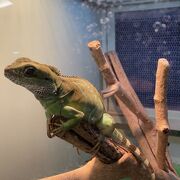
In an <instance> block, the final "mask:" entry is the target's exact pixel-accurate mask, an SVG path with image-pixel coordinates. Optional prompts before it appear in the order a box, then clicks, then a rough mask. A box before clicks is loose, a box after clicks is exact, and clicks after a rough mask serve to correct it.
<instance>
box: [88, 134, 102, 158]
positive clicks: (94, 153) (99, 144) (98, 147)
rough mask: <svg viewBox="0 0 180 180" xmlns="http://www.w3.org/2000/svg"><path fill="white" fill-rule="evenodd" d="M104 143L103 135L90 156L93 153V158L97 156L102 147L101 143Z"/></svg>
mask: <svg viewBox="0 0 180 180" xmlns="http://www.w3.org/2000/svg"><path fill="white" fill-rule="evenodd" d="M103 141H104V136H103V135H100V137H99V138H98V142H97V143H96V144H95V146H94V147H93V148H92V149H91V150H90V151H89V153H90V154H92V153H93V156H95V155H96V154H97V153H98V151H99V149H100V147H101V143H102V142H103Z"/></svg>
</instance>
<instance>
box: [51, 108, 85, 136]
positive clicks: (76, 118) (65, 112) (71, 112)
mask: <svg viewBox="0 0 180 180" xmlns="http://www.w3.org/2000/svg"><path fill="white" fill-rule="evenodd" d="M61 116H62V117H65V118H68V120H67V121H66V122H62V123H61V124H59V127H58V128H56V129H54V130H53V131H52V132H51V135H52V136H55V135H57V134H61V136H63V135H64V133H65V132H66V131H68V130H70V129H73V128H74V127H75V126H76V125H77V124H78V123H79V122H80V121H81V120H82V119H83V118H84V113H83V112H82V111H79V110H77V109H75V108H73V107H71V106H64V107H63V108H62V109H61ZM56 126H58V124H57V123H56Z"/></svg>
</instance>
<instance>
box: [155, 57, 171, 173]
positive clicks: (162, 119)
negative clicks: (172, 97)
mask: <svg viewBox="0 0 180 180" xmlns="http://www.w3.org/2000/svg"><path fill="white" fill-rule="evenodd" d="M168 72H169V63H168V61H167V60H166V59H159V60H158V66H157V72H156V87H155V95H154V103H155V114H156V129H157V131H158V142H157V143H158V145H157V152H156V157H157V161H158V165H159V167H160V168H161V169H164V170H166V163H165V161H166V148H167V143H168V132H169V123H168V115H167V104H166V101H167V99H166V94H167V76H168Z"/></svg>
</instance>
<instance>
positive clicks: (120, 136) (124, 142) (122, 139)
mask: <svg viewBox="0 0 180 180" xmlns="http://www.w3.org/2000/svg"><path fill="white" fill-rule="evenodd" d="M112 139H113V140H114V141H115V142H116V143H118V144H120V145H121V146H123V147H125V149H127V150H128V151H130V152H131V153H132V154H133V155H134V156H135V158H136V159H137V160H138V161H139V162H140V163H142V165H143V168H144V169H147V170H148V171H149V172H150V174H151V177H150V178H151V180H155V173H154V170H153V168H152V166H151V164H150V162H149V161H148V160H147V159H146V158H145V156H144V155H143V153H142V152H141V151H140V149H139V148H138V147H136V146H135V145H133V144H132V143H131V142H130V141H129V139H127V138H126V136H125V135H124V133H123V132H121V131H120V130H118V129H114V131H113V133H112Z"/></svg>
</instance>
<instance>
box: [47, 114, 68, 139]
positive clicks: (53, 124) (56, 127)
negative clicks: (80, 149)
mask: <svg viewBox="0 0 180 180" xmlns="http://www.w3.org/2000/svg"><path fill="white" fill-rule="evenodd" d="M57 118H58V120H59V117H56V116H52V118H51V119H49V120H48V121H47V136H48V137H49V138H53V137H54V136H56V135H57V134H58V135H59V134H60V137H63V136H64V133H65V132H64V131H63V128H62V123H63V122H61V121H60V122H57V121H56V120H57ZM61 132H62V134H61Z"/></svg>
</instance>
